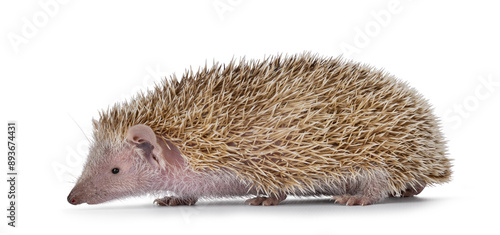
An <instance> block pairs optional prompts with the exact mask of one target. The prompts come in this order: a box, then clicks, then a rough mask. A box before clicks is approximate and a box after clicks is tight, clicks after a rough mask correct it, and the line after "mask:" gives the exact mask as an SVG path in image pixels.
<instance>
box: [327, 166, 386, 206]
mask: <svg viewBox="0 0 500 235" xmlns="http://www.w3.org/2000/svg"><path fill="white" fill-rule="evenodd" d="M386 185H387V179H386V177H385V176H384V174H382V173H380V174H365V175H360V176H357V177H356V179H354V180H352V181H351V182H350V183H347V184H346V188H347V192H346V193H345V194H343V195H336V196H333V199H334V200H335V202H337V203H339V204H345V205H348V206H354V205H361V206H366V205H371V204H374V203H376V202H378V201H380V200H382V199H384V198H386V197H387V190H386Z"/></svg>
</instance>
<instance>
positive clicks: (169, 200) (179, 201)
mask: <svg viewBox="0 0 500 235" xmlns="http://www.w3.org/2000/svg"><path fill="white" fill-rule="evenodd" d="M197 201H198V198H193V197H187V198H180V197H164V198H158V199H156V200H154V201H153V204H156V205H158V206H180V205H187V206H192V205H194V204H195V203H196V202H197Z"/></svg>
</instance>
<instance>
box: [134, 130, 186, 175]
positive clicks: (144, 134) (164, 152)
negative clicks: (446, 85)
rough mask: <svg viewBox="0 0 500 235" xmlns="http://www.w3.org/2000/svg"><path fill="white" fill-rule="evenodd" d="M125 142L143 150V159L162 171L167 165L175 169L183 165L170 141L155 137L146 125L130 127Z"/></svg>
mask: <svg viewBox="0 0 500 235" xmlns="http://www.w3.org/2000/svg"><path fill="white" fill-rule="evenodd" d="M127 141H128V142H129V143H130V144H132V145H134V146H135V147H136V148H139V149H141V150H143V152H144V155H145V156H144V157H146V158H147V160H148V161H149V162H150V163H152V164H155V165H158V166H159V167H161V168H162V169H166V168H167V164H168V165H172V166H176V167H179V166H183V165H184V164H185V161H184V158H183V157H182V155H181V153H180V151H179V149H178V148H177V147H176V146H175V145H174V144H172V143H171V142H170V141H167V140H163V139H162V138H160V137H158V136H156V134H155V133H154V131H153V129H151V127H149V126H147V125H144V124H138V125H135V126H132V127H130V128H129V129H128V132H127Z"/></svg>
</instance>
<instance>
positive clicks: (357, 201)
mask: <svg viewBox="0 0 500 235" xmlns="http://www.w3.org/2000/svg"><path fill="white" fill-rule="evenodd" d="M333 199H335V202H337V203H339V204H345V205H347V206H355V205H361V206H366V205H371V204H373V203H375V202H377V200H376V199H372V198H370V197H366V196H362V195H354V196H353V195H349V194H345V195H341V196H333Z"/></svg>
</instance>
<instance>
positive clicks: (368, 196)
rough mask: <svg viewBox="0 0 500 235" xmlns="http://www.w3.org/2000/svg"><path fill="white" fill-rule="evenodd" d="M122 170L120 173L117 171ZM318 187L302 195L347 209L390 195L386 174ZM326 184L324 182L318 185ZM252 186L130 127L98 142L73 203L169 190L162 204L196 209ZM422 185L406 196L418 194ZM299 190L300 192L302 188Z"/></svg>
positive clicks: (276, 199)
mask: <svg viewBox="0 0 500 235" xmlns="http://www.w3.org/2000/svg"><path fill="white" fill-rule="evenodd" d="M115 168H117V169H118V171H116V170H115V171H113V169H115ZM346 179H347V180H346V181H332V182H330V183H329V184H327V185H326V184H325V185H319V186H318V189H316V190H312V191H310V192H303V193H298V194H297V195H299V196H300V195H302V196H308V195H340V196H334V199H335V201H336V202H338V203H340V204H346V205H370V204H373V203H375V202H377V201H379V200H381V199H383V198H385V197H387V196H388V193H387V191H386V190H385V187H384V185H385V183H386V175H385V174H384V173H383V172H371V173H370V174H367V175H366V176H365V175H361V176H356V177H353V178H346ZM318 184H324V182H318ZM251 185H252V182H244V181H242V180H241V179H240V178H238V177H237V176H236V175H235V174H234V173H231V171H229V170H224V169H219V170H218V171H213V172H193V171H191V170H190V168H189V167H188V166H187V163H186V162H185V160H184V158H183V157H182V156H181V153H180V151H179V150H178V149H177V147H176V146H175V145H173V144H172V143H170V142H168V141H163V140H162V139H160V138H158V137H157V136H156V135H155V133H154V132H153V130H152V129H151V128H150V127H148V126H146V125H136V126H133V127H131V128H129V130H128V133H127V137H126V140H125V141H124V142H123V143H122V144H119V145H118V146H117V144H114V145H113V144H109V143H106V142H104V141H99V142H98V141H96V142H95V143H94V145H93V146H92V148H91V149H90V153H89V158H88V160H87V163H86V165H85V168H84V170H83V173H82V175H81V177H80V178H79V179H78V181H77V183H76V185H75V187H74V188H73V190H72V191H71V193H70V194H69V195H68V202H69V203H71V204H73V205H78V204H81V203H87V204H98V203H103V202H106V201H110V200H113V199H117V198H123V197H128V196H138V195H143V194H147V193H158V192H165V191H170V192H174V193H175V194H176V196H175V197H164V198H158V199H156V200H155V201H154V203H155V204H157V205H159V206H176V205H194V204H195V203H196V202H197V200H198V198H199V197H205V196H208V197H226V196H246V195H248V194H254V195H255V194H258V192H255V191H254V190H252V186H251ZM422 189H423V187H421V188H416V189H412V190H407V191H405V192H401V195H402V196H412V195H416V194H418V193H419V192H420V191H421V190H422ZM297 192H299V190H297ZM286 196H287V195H286V194H278V195H274V196H269V197H263V196H259V197H255V198H251V199H248V200H247V201H246V203H247V204H249V205H263V206H272V205H278V204H279V203H280V202H281V201H283V200H285V199H286Z"/></svg>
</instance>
